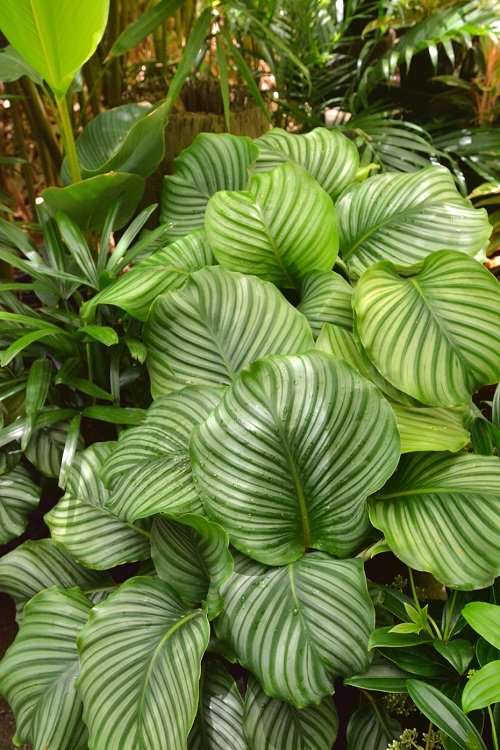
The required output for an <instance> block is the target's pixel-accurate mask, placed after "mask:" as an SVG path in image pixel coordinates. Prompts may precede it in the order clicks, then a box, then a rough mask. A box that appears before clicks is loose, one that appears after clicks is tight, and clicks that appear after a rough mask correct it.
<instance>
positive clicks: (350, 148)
mask: <svg viewBox="0 0 500 750" xmlns="http://www.w3.org/2000/svg"><path fill="white" fill-rule="evenodd" d="M255 143H256V144H257V145H258V147H259V149H260V155H259V158H258V159H257V164H256V169H257V171H259V172H260V171H264V170H265V171H267V170H269V169H273V168H274V167H276V166H278V165H279V164H282V163H283V162H287V161H291V162H295V163H296V164H299V165H300V166H301V167H304V169H307V171H308V172H309V173H310V174H311V175H312V176H313V177H314V178H315V180H316V181H317V182H319V184H320V185H321V187H322V188H323V190H326V192H327V193H328V195H330V196H331V198H333V199H334V200H335V199H336V198H338V196H339V195H340V193H341V192H342V191H343V190H344V188H346V187H347V186H348V185H350V184H351V183H352V182H354V181H355V179H356V172H357V170H358V167H359V155H358V149H357V148H356V146H355V145H354V143H353V141H351V140H349V138H346V136H345V135H343V134H342V133H341V132H340V131H339V130H327V128H315V129H314V130H312V131H311V132H310V133H306V134H305V135H295V134H294V133H287V132H286V130H282V129H281V128H273V129H272V130H270V131H269V132H268V133H265V134H264V135H262V136H261V137H260V138H257V140H256V141H255Z"/></svg>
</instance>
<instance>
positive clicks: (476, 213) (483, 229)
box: [336, 166, 491, 276]
mask: <svg viewBox="0 0 500 750" xmlns="http://www.w3.org/2000/svg"><path fill="white" fill-rule="evenodd" d="M336 209H337V216H338V229H339V238H340V253H341V255H342V258H343V259H344V260H345V261H346V262H347V265H348V267H349V270H350V272H351V274H353V275H354V276H360V275H361V274H362V273H363V271H365V270H366V269H367V268H368V267H369V266H370V265H372V263H376V262H377V261H379V260H389V261H392V262H393V263H395V264H396V265H399V266H411V265H413V264H415V263H420V262H422V261H423V260H424V258H426V257H427V256H428V255H429V254H430V253H432V252H434V251H435V250H442V249H443V248H454V249H455V250H458V251H460V252H462V253H466V254H468V255H474V254H475V253H477V252H478V251H479V250H480V249H481V248H482V247H483V245H484V244H485V242H486V240H487V239H488V237H489V235H490V233H491V227H490V225H489V223H488V217H487V214H486V212H485V210H484V209H476V208H473V206H472V204H471V203H470V202H469V201H468V200H465V198H462V196H461V195H460V194H459V192H458V190H457V188H456V186H455V182H454V180H453V177H452V175H451V173H450V172H448V170H447V169H445V168H444V167H434V166H433V167H425V168H424V169H419V170H417V171H416V172H409V173H408V174H393V173H392V174H391V173H389V174H383V175H379V176H376V177H371V178H370V179H368V180H365V181H364V182H361V183H359V184H356V185H353V186H352V187H351V188H349V190H348V191H346V193H345V194H344V195H343V196H342V197H341V199H340V200H339V201H338V203H337V205H336Z"/></svg>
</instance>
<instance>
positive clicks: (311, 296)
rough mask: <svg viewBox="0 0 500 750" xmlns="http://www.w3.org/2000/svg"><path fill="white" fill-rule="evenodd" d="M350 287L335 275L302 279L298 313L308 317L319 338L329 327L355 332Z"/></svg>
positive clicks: (323, 273) (322, 273)
mask: <svg viewBox="0 0 500 750" xmlns="http://www.w3.org/2000/svg"><path fill="white" fill-rule="evenodd" d="M352 292H353V289H352V287H351V285H350V284H348V283H347V281H345V280H344V279H343V278H342V276H340V275H339V274H338V273H333V271H310V272H309V273H306V274H305V275H304V276H303V277H302V279H301V287H300V293H301V295H300V304H299V305H298V308H297V309H298V310H300V312H301V313H302V314H303V315H305V316H306V318H307V320H308V321H309V325H310V326H311V328H312V330H313V333H314V335H315V336H319V334H320V333H321V329H322V328H323V325H324V324H325V323H331V324H332V325H337V326H340V327H341V328H345V329H347V330H348V331H352V326H353V320H352V304H351V300H352Z"/></svg>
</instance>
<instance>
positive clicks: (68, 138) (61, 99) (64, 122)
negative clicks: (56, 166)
mask: <svg viewBox="0 0 500 750" xmlns="http://www.w3.org/2000/svg"><path fill="white" fill-rule="evenodd" d="M56 104H57V110H58V112H59V117H60V120H61V130H62V132H61V135H62V138H63V141H64V150H65V151H66V157H67V159H68V167H69V172H70V175H71V180H72V181H73V182H80V180H81V179H82V176H81V173H80V165H79V163H78V155H77V153H76V146H75V137H74V135H73V126H72V124H71V120H70V116H69V109H68V102H67V100H66V97H65V96H58V97H56Z"/></svg>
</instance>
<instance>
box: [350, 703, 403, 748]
mask: <svg viewBox="0 0 500 750" xmlns="http://www.w3.org/2000/svg"><path fill="white" fill-rule="evenodd" d="M402 731H403V730H402V728H401V724H400V723H399V721H398V720H397V719H395V718H394V717H392V716H389V714H387V713H386V712H385V711H384V710H383V708H382V707H381V706H380V707H377V710H376V711H375V710H374V709H373V707H372V706H371V705H368V706H362V707H361V708H358V710H357V711H355V712H354V713H353V714H352V716H351V717H350V719H349V724H348V725H347V750H387V747H388V746H390V744H391V741H392V740H398V739H399V736H400V734H401V732H402Z"/></svg>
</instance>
